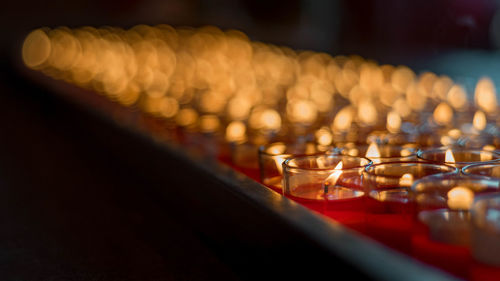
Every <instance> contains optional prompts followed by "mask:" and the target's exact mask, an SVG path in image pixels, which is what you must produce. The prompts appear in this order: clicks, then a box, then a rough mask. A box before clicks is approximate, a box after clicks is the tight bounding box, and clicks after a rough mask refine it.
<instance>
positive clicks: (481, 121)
mask: <svg viewBox="0 0 500 281" xmlns="http://www.w3.org/2000/svg"><path fill="white" fill-rule="evenodd" d="M472 125H473V126H474V129H476V130H478V131H482V130H484V128H486V114H484V112H482V111H481V110H478V111H476V113H475V114H474V119H472Z"/></svg>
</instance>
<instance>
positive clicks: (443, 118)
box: [432, 102, 453, 125]
mask: <svg viewBox="0 0 500 281" xmlns="http://www.w3.org/2000/svg"><path fill="white" fill-rule="evenodd" d="M432 117H433V118H434V121H436V123H438V124H439V125H447V124H450V122H451V121H452V119H453V109H452V108H451V107H450V106H449V105H448V104H447V103H445V102H442V103H440V104H438V106H436V108H435V109H434V113H433V114H432Z"/></svg>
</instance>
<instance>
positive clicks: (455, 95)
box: [446, 85, 467, 109]
mask: <svg viewBox="0 0 500 281" xmlns="http://www.w3.org/2000/svg"><path fill="white" fill-rule="evenodd" d="M446 100H447V101H448V103H450V105H451V106H453V108H455V109H461V108H463V107H464V106H465V105H466V104H467V94H466V93H465V89H464V88H463V87H461V86H459V85H454V86H452V87H451V89H450V90H449V91H448V94H447V95H446Z"/></svg>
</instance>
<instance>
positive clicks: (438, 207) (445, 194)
mask: <svg viewBox="0 0 500 281" xmlns="http://www.w3.org/2000/svg"><path fill="white" fill-rule="evenodd" d="M499 188H500V187H499V185H498V182H496V181H492V180H490V179H487V178H485V177H477V176H476V177H474V176H467V177H465V176H457V175H432V176H428V177H425V178H422V179H420V180H417V181H415V182H414V184H413V185H412V186H411V188H410V190H409V196H410V199H411V200H412V202H413V204H414V206H415V210H416V211H415V216H414V219H413V230H412V237H411V240H412V251H413V255H415V256H416V257H417V258H419V259H422V260H424V261H427V262H429V263H433V264H436V265H439V266H440V267H443V268H445V269H447V270H449V271H450V272H454V273H456V274H458V275H460V276H467V274H468V272H467V271H468V270H469V268H470V262H471V256H470V251H469V245H470V235H471V223H470V220H471V214H470V209H471V207H472V204H473V202H474V199H475V197H476V196H478V195H482V194H489V193H495V192H499V191H500V189H499Z"/></svg>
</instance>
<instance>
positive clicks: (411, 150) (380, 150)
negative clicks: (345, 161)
mask: <svg viewBox="0 0 500 281" xmlns="http://www.w3.org/2000/svg"><path fill="white" fill-rule="evenodd" d="M335 150H336V151H338V153H340V154H342V155H349V156H362V157H366V158H368V159H370V160H371V161H372V162H373V163H374V164H377V163H382V162H394V161H412V160H416V159H417V154H416V153H417V148H416V146H415V145H414V144H405V145H389V144H377V143H371V144H362V145H360V144H354V143H343V144H337V145H336V147H335Z"/></svg>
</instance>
